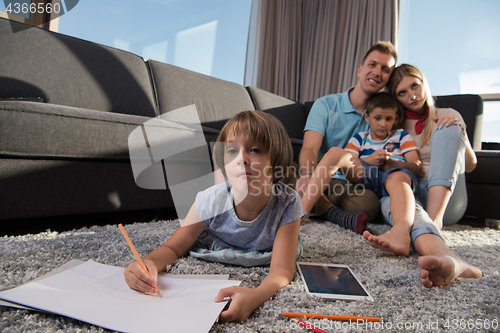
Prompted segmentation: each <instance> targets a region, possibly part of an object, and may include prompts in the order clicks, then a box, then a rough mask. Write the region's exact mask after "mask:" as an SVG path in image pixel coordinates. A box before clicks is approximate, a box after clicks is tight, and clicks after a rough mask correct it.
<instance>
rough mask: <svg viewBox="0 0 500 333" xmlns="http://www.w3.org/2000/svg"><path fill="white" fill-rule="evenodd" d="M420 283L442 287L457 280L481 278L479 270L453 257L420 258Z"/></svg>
mask: <svg viewBox="0 0 500 333" xmlns="http://www.w3.org/2000/svg"><path fill="white" fill-rule="evenodd" d="M418 264H419V265H420V267H421V268H420V282H422V284H423V285H424V286H425V287H427V288H431V287H444V286H447V285H449V284H450V283H451V282H453V281H455V280H456V279H457V278H459V277H460V278H464V279H479V278H480V277H481V276H483V273H481V270H479V268H477V267H475V266H472V265H469V264H468V263H466V262H465V261H463V260H462V259H460V258H458V257H457V256H455V255H436V256H422V257H420V258H418Z"/></svg>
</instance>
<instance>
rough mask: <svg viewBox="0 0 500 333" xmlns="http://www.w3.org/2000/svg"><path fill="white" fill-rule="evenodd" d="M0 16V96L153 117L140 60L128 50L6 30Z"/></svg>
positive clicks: (40, 31) (36, 32) (37, 30)
mask: <svg viewBox="0 0 500 333" xmlns="http://www.w3.org/2000/svg"><path fill="white" fill-rule="evenodd" d="M11 24H14V25H16V24H21V23H16V22H10V21H9V20H6V19H3V18H0V45H1V47H0V59H1V66H0V97H42V98H43V99H44V101H45V102H47V103H51V104H58V105H66V106H73V107H78V108H87V109H92V110H98V111H110V112H117V113H125V114H135V115H143V116H150V117H155V116H156V110H155V103H154V97H153V92H152V88H151V82H150V78H149V74H148V70H147V67H146V64H145V63H144V60H143V59H142V58H141V57H138V56H137V55H134V54H132V53H129V52H125V51H121V50H118V49H114V48H112V47H108V46H103V45H99V44H96V43H91V42H87V41H84V40H80V39H77V38H73V37H69V36H65V35H61V34H57V33H53V32H50V31H47V30H44V29H40V28H30V29H26V30H23V31H19V32H16V33H13V32H12V28H11Z"/></svg>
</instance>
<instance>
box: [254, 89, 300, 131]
mask: <svg viewBox="0 0 500 333" xmlns="http://www.w3.org/2000/svg"><path fill="white" fill-rule="evenodd" d="M247 89H248V92H249V93H250V96H251V97H252V100H253V103H254V105H255V108H256V109H257V110H260V111H264V112H267V113H270V114H272V115H273V116H275V117H276V118H278V119H279V120H280V121H281V122H282V123H283V125H284V126H285V128H286V130H287V131H288V135H289V136H290V138H294V139H300V140H302V139H303V137H304V126H305V125H306V119H307V115H306V110H305V106H304V104H302V103H299V102H295V101H292V100H291V99H288V98H285V97H281V96H278V95H275V94H273V93H270V92H268V91H265V90H262V89H260V88H257V87H252V86H250V87H247Z"/></svg>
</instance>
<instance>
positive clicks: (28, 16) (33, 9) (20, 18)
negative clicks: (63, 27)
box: [0, 0, 74, 31]
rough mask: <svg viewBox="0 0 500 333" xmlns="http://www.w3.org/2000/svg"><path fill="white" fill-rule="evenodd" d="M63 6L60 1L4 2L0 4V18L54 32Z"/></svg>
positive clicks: (17, 0)
mask: <svg viewBox="0 0 500 333" xmlns="http://www.w3.org/2000/svg"><path fill="white" fill-rule="evenodd" d="M72 1H74V0H72ZM63 5H64V2H61V0H5V1H1V2H0V17H3V18H7V19H10V20H12V21H16V22H21V23H25V24H29V25H32V26H37V27H40V28H44V29H50V30H53V31H55V30H57V16H59V13H60V12H64V7H63ZM54 6H56V7H55V8H56V10H54Z"/></svg>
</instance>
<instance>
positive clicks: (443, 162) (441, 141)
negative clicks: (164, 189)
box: [380, 125, 467, 243]
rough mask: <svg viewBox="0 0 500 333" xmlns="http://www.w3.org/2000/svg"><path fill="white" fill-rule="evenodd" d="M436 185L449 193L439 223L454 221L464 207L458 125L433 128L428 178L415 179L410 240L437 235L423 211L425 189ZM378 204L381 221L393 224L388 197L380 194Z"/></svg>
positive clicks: (462, 139) (461, 141) (461, 143)
mask: <svg viewBox="0 0 500 333" xmlns="http://www.w3.org/2000/svg"><path fill="white" fill-rule="evenodd" d="M436 185H442V186H446V187H449V188H450V190H451V192H452V196H451V199H450V201H449V203H448V206H447V208H446V212H445V216H444V221H443V224H444V225H450V224H454V223H457V222H458V221H459V220H460V219H461V218H462V216H463V214H464V212H465V209H466V207H467V192H466V188H465V135H464V133H463V132H462V129H461V128H460V126H457V125H451V126H449V127H445V128H443V129H441V130H437V131H436V130H434V133H433V134H432V139H431V163H430V167H429V179H419V181H418V187H417V189H416V191H415V199H416V212H415V223H414V224H413V227H412V230H411V232H410V236H411V240H412V243H413V242H414V241H415V239H417V238H418V237H419V236H421V235H423V234H434V235H437V236H439V237H441V236H440V234H439V231H438V230H437V228H436V225H435V224H434V221H432V219H431V218H430V217H429V215H428V214H427V212H426V211H425V207H427V197H428V190H429V188H430V187H432V186H436ZM380 204H381V210H382V215H383V217H384V221H385V223H387V224H389V225H394V223H393V221H392V214H391V211H390V197H383V198H382V199H381V200H380Z"/></svg>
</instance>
